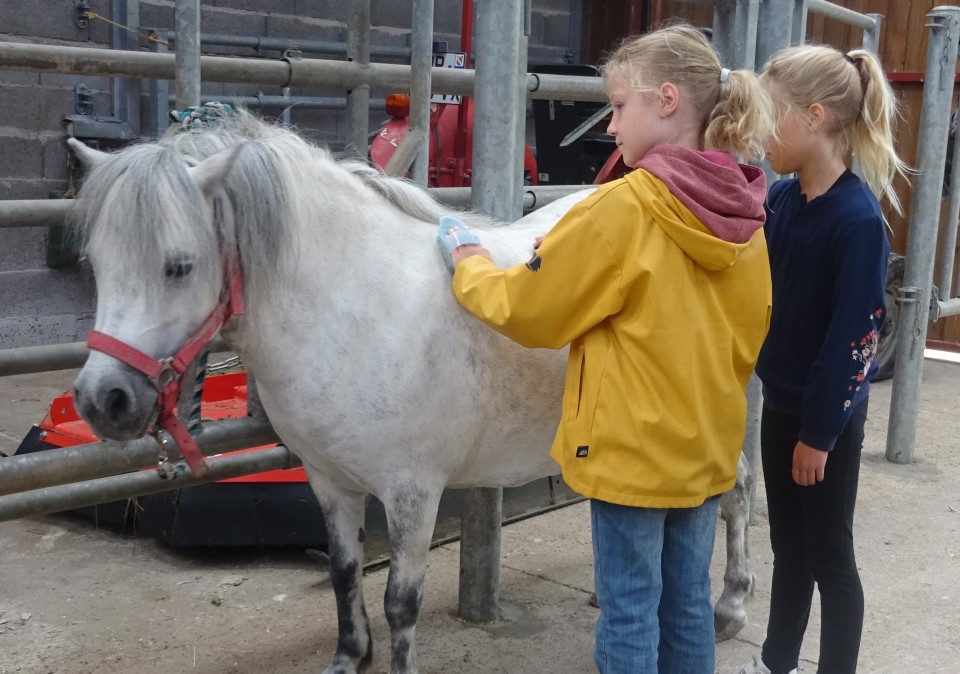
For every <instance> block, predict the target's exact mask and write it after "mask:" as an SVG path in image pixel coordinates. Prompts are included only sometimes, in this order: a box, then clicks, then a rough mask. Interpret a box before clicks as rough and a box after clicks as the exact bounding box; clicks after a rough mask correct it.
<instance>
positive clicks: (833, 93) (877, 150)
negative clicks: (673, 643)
mask: <svg viewBox="0 0 960 674" xmlns="http://www.w3.org/2000/svg"><path fill="white" fill-rule="evenodd" d="M761 81H762V82H763V83H764V86H765V87H766V88H767V90H768V92H769V93H770V95H771V98H772V99H773V101H774V103H775V105H776V106H777V112H778V120H779V121H778V127H777V135H776V137H775V138H774V139H772V141H771V143H770V145H769V149H768V152H767V159H768V161H769V162H770V165H771V167H772V168H773V170H774V171H776V172H777V173H779V174H791V173H794V174H796V178H795V179H792V180H781V181H779V182H777V183H775V184H774V185H773V186H772V187H771V189H770V193H769V195H768V198H767V223H766V226H765V230H766V235H767V246H768V250H769V253H770V267H771V272H772V274H773V314H772V316H771V325H770V332H769V334H768V335H767V339H766V341H765V342H764V346H763V349H762V351H761V353H760V359H759V361H758V363H757V368H756V369H757V374H758V375H759V377H760V379H761V381H762V382H763V393H764V406H763V415H762V422H761V453H762V457H763V474H764V479H765V483H766V493H767V505H768V510H769V517H770V542H771V545H772V548H773V554H774V565H773V585H772V588H771V597H770V618H769V622H768V624H767V637H766V640H765V641H764V644H763V650H762V652H761V655H760V657H758V658H756V657H755V658H754V659H753V661H751V662H750V663H748V664H747V665H745V666H744V667H743V668H742V670H741V674H756V673H760V674H771V673H772V674H788V673H791V672H796V668H797V664H798V660H799V656H800V645H801V642H802V641H803V635H804V632H805V631H806V627H807V620H808V618H809V615H810V603H811V600H812V598H813V589H814V584H816V586H817V587H818V589H819V591H820V600H821V609H822V610H821V614H822V618H821V629H820V657H819V669H818V671H819V672H821V673H823V674H848V673H851V672H855V671H856V668H857V654H858V652H859V648H860V634H861V631H862V628H863V588H862V586H861V584H860V576H859V574H858V573H857V564H856V560H855V558H854V547H853V511H854V503H855V501H856V496H857V481H858V475H859V467H860V451H861V447H862V445H863V426H864V421H865V420H866V417H867V396H868V394H869V390H870V376H871V374H872V373H871V364H872V361H873V356H874V353H875V351H876V346H877V335H878V332H879V330H880V326H881V324H882V323H883V319H884V314H885V312H886V307H885V305H884V299H885V293H884V290H885V285H886V266H887V257H888V254H889V251H890V246H889V244H888V242H887V237H886V234H885V221H884V216H883V213H882V212H881V210H880V205H879V203H878V201H877V199H878V197H881V198H882V197H885V198H886V199H887V200H888V201H889V202H890V204H891V206H892V207H893V208H894V210H896V211H897V212H900V203H899V201H898V199H897V196H896V194H895V193H894V191H893V188H892V186H891V183H892V181H893V178H894V176H895V175H896V174H898V173H899V174H901V175H902V174H904V173H905V165H904V164H903V162H901V160H900V159H899V158H898V157H897V154H896V151H895V150H894V147H893V135H892V125H893V122H894V120H895V116H896V102H895V99H894V97H893V92H892V91H891V90H890V87H889V85H888V84H887V81H886V78H885V77H884V74H883V70H882V69H881V67H880V63H879V62H878V61H877V59H876V58H875V57H874V56H873V54H871V53H870V52H867V51H861V50H857V51H852V52H850V53H849V54H843V53H841V52H839V51H837V50H836V49H833V48H831V47H825V46H803V47H794V48H791V49H786V50H783V51H781V52H779V53H777V54H775V55H774V56H773V57H772V58H771V60H770V62H769V63H767V65H766V67H765V69H764V71H763V74H762V77H761ZM851 150H852V154H853V156H854V157H855V158H856V159H857V160H858V161H859V165H860V169H861V175H862V176H863V178H862V179H861V178H859V177H857V176H856V175H854V174H853V173H852V172H851V171H850V169H849V168H848V167H847V165H846V159H847V157H848V155H849V154H850V151H851Z"/></svg>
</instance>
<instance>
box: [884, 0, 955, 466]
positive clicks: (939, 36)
mask: <svg viewBox="0 0 960 674" xmlns="http://www.w3.org/2000/svg"><path fill="white" fill-rule="evenodd" d="M927 17H928V19H929V23H928V24H927V25H928V26H929V28H930V41H929V43H928V48H927V69H926V76H925V79H924V82H923V102H922V105H921V109H920V137H919V139H918V142H917V145H918V147H917V173H918V175H917V180H916V184H915V186H914V190H913V201H912V203H911V208H910V231H909V234H908V236H907V259H906V267H905V269H904V274H903V285H904V290H906V289H908V288H910V289H915V290H916V301H905V302H903V304H902V305H901V307H900V318H899V321H900V330H899V331H898V334H897V359H896V364H895V366H894V374H893V390H892V392H891V400H890V417H889V422H888V428H887V450H886V457H887V460H888V461H893V462H895V463H908V462H909V461H911V459H912V458H913V449H914V443H915V441H916V431H917V409H918V400H919V396H920V380H921V377H922V374H923V368H922V366H923V349H924V346H925V344H926V339H927V322H928V321H929V309H930V307H929V302H930V296H931V291H932V286H933V262H934V254H935V252H936V241H937V228H938V224H939V219H940V197H941V193H942V189H943V187H942V185H943V171H944V162H945V159H946V152H947V125H948V120H949V117H950V99H951V98H952V95H953V80H954V74H955V72H956V67H957V41H958V39H960V7H935V8H934V9H933V11H931V12H930V13H929V14H927ZM907 299H909V298H907Z"/></svg>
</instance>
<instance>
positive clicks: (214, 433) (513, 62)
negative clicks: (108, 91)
mask: <svg viewBox="0 0 960 674" xmlns="http://www.w3.org/2000/svg"><path fill="white" fill-rule="evenodd" d="M356 4H357V14H356V16H357V17H360V18H359V19H358V20H357V21H355V22H354V25H352V26H351V31H350V39H349V41H348V44H347V46H346V50H347V53H349V54H350V55H351V57H352V58H353V60H352V61H336V60H324V59H305V58H299V57H297V56H296V55H290V54H287V55H285V56H284V57H283V58H278V59H250V58H225V57H217V56H201V55H200V45H201V42H202V34H201V33H200V31H199V28H200V27H199V20H198V19H197V18H195V14H194V12H195V11H196V7H197V5H198V0H178V1H177V31H176V38H177V50H176V53H175V54H167V53H149V52H138V51H118V50H117V51H115V50H102V49H86V48H78V47H63V46H53V45H38V44H15V43H9V42H0V69H9V70H26V71H32V72H56V73H74V74H95V75H124V76H129V77H144V78H154V79H159V80H165V79H175V81H176V84H177V87H176V96H175V98H176V104H177V106H178V107H186V106H189V105H197V104H199V103H200V100H201V99H200V93H199V92H200V88H199V83H200V81H201V79H202V80H204V81H218V82H247V83H257V84H261V85H265V84H273V85H277V86H281V87H290V86H299V85H315V86H321V87H330V88H337V89H342V90H349V91H351V94H350V96H349V97H348V99H347V102H346V104H345V107H346V109H347V110H348V111H349V114H348V120H349V122H348V123H349V124H350V131H349V132H348V139H351V140H349V141H348V144H349V145H351V146H352V147H354V150H356V149H358V148H361V147H363V146H365V143H366V137H367V126H366V125H367V124H368V110H369V92H370V91H371V90H374V89H409V90H412V94H413V96H412V98H413V101H412V105H411V109H412V111H413V112H412V114H413V117H412V120H411V133H410V134H409V136H408V137H409V138H410V139H411V141H410V144H409V148H407V149H409V152H404V153H398V154H401V156H402V157H404V158H405V160H404V161H399V162H398V163H397V165H394V166H393V167H391V169H392V170H394V171H396V172H397V173H401V174H402V173H404V172H406V170H407V168H408V167H409V165H410V162H412V163H413V167H412V175H413V177H414V179H415V180H419V181H420V182H425V176H426V164H425V154H424V152H425V149H424V148H425V147H426V136H427V134H426V133H425V130H426V128H428V120H427V115H428V114H429V100H428V99H429V96H430V94H431V90H432V93H446V94H461V95H470V96H474V97H475V98H476V103H477V108H476V122H475V123H476V129H477V131H476V135H475V137H477V138H484V139H485V144H486V145H488V146H490V147H491V148H492V151H490V152H486V151H484V149H483V147H478V148H477V150H476V151H475V154H474V162H475V163H474V181H473V184H474V187H473V189H472V191H470V190H468V189H459V190H446V191H444V190H437V191H435V194H436V195H438V196H439V197H440V198H441V199H442V200H443V199H446V200H448V201H455V202H457V203H459V204H463V203H465V202H466V200H467V199H468V198H470V199H471V204H472V206H473V208H474V209H476V210H480V211H483V212H486V213H488V214H490V215H493V216H494V217H498V218H500V219H504V220H511V219H514V218H516V217H517V216H519V215H520V213H521V210H522V208H524V207H532V206H534V205H536V204H542V203H544V202H545V201H549V200H551V199H552V198H557V197H559V196H562V195H563V194H566V193H569V192H570V191H572V190H574V189H582V188H583V186H581V185H577V186H568V187H554V188H526V187H521V184H522V180H521V176H522V165H521V163H520V162H521V161H522V159H521V157H522V151H521V149H522V140H521V134H522V120H523V118H524V116H523V113H522V110H523V105H524V104H525V99H526V97H532V98H544V99H554V98H563V99H567V100H590V101H603V100H605V99H606V96H605V93H604V91H603V87H602V82H601V81H600V80H599V79H598V78H588V77H570V76H560V75H543V74H528V73H526V72H523V70H522V68H523V66H524V64H525V58H524V54H525V49H526V37H525V32H524V31H525V26H526V24H527V22H528V17H526V16H525V14H524V11H523V3H515V2H512V1H511V0H487V1H484V2H481V3H479V5H478V7H477V37H478V42H477V45H478V48H477V50H476V52H477V53H476V58H477V62H478V63H485V64H486V65H485V67H484V69H483V72H482V73H481V75H479V76H478V74H477V73H476V72H475V71H473V70H456V69H443V68H432V67H431V64H430V60H429V59H428V58H424V54H425V53H427V54H428V50H429V44H430V36H431V34H432V30H433V26H432V16H433V2H432V0H416V1H415V11H414V12H413V16H414V17H415V25H414V26H413V40H412V42H413V47H412V49H411V61H412V65H410V66H407V65H400V64H386V63H371V62H370V57H371V55H373V54H375V53H377V52H376V51H375V50H372V49H371V46H370V44H369V0H358V1H357V3H356ZM466 4H467V3H465V5H466ZM713 4H715V11H714V41H715V44H716V46H717V49H718V51H719V52H720V53H721V56H722V58H723V59H724V62H725V63H726V64H730V65H731V67H737V68H744V67H745V68H755V67H756V66H757V65H758V64H762V63H763V62H764V61H765V60H766V59H767V58H769V56H770V55H771V54H772V53H774V52H775V51H776V50H778V49H780V48H782V47H785V46H788V45H789V44H792V43H797V42H800V41H801V40H802V39H803V36H804V34H805V22H806V15H807V12H813V13H819V14H823V15H825V16H828V17H831V18H834V19H837V20H839V21H843V22H845V23H849V24H850V25H854V26H857V27H859V28H862V29H863V30H864V42H863V43H864V47H866V48H868V49H872V50H874V51H875V50H876V46H877V42H878V37H879V27H880V17H879V16H877V15H863V14H859V13H857V12H852V11H850V10H848V9H845V8H843V7H840V6H838V5H835V4H833V3H830V2H825V1H824V0H765V1H764V2H762V3H761V2H760V1H759V0H731V1H728V2H717V3H713ZM196 16H198V15H196ZM930 17H931V23H930V36H931V37H930V51H929V57H928V62H927V74H926V80H925V85H924V109H923V117H922V119H921V135H920V148H919V150H920V151H919V160H918V164H919V166H918V168H919V170H920V173H919V175H918V176H917V179H916V184H915V191H914V198H913V209H912V212H911V227H910V234H909V240H908V255H907V268H906V276H905V287H904V288H903V292H902V296H901V298H900V300H899V301H900V303H901V321H903V322H904V324H905V325H907V326H909V329H907V330H901V331H900V334H899V340H898V344H897V365H896V375H895V378H894V389H893V400H892V404H891V412H890V430H889V435H888V445H887V458H888V459H890V460H891V461H899V462H904V461H909V460H910V458H911V457H912V453H913V444H914V440H915V424H916V416H917V407H918V400H917V398H918V391H919V383H920V372H921V364H922V358H923V344H924V341H925V335H926V327H927V319H928V318H931V319H936V318H937V317H941V316H947V315H954V314H957V313H960V300H958V299H948V300H946V301H933V302H931V303H930V305H929V306H930V307H931V311H930V312H929V313H930V315H929V316H928V312H927V310H926V307H927V306H928V305H927V298H929V297H930V296H931V290H932V276H933V261H934V253H935V248H936V232H937V218H936V215H935V214H936V213H938V210H939V200H940V183H941V181H942V176H943V164H944V160H945V151H946V150H945V148H946V121H947V118H948V117H949V109H950V96H951V93H952V90H953V74H954V68H953V64H955V63H956V54H957V42H958V37H960V9H958V8H953V7H939V8H937V9H935V10H934V11H933V12H932V13H931V14H930ZM365 18H366V20H364V19H365ZM785 19H789V20H785ZM361 24H362V25H361ZM316 51H317V52H324V51H327V50H326V49H325V48H322V47H318V48H317V49H316ZM404 55H405V54H404ZM428 55H429V54H428ZM166 104H167V99H166V97H164V99H163V105H166ZM425 110H426V111H427V112H426V113H424V111H425ZM418 131H419V132H418ZM417 142H419V146H417ZM505 149H506V150H507V151H505ZM505 156H506V157H509V158H510V159H509V162H508V164H507V165H506V166H505V165H504V160H503V157H505ZM954 161H955V166H957V169H956V171H955V173H954V175H955V176H956V175H960V166H958V164H960V160H958V159H956V158H955V160H954ZM953 186H954V189H953V190H952V191H951V195H950V209H949V211H950V214H951V215H950V217H951V224H950V226H949V227H947V228H946V231H947V235H946V237H945V238H946V244H948V245H947V246H945V247H944V255H945V256H947V255H948V254H949V253H950V252H952V248H953V244H955V241H956V222H957V212H958V211H960V197H958V193H960V180H955V181H954V185H953ZM505 195H506V196H505ZM69 208H70V204H69V202H57V201H28V202H24V201H15V202H5V203H0V229H2V228H4V227H13V226H17V227H22V226H55V225H58V224H61V223H62V222H63V220H64V217H65V216H66V213H67V211H68V209H69ZM952 261H953V259H952V256H951V257H950V260H949V265H947V264H946V263H943V264H942V270H944V269H945V270H946V271H941V278H940V281H941V290H943V289H946V292H947V294H948V296H949V295H950V294H951V293H952V289H951V288H952V285H951V283H950V282H949V281H950V280H951V279H950V276H951V274H952ZM945 277H946V279H945ZM945 280H946V281H947V282H944V281H945ZM84 356H85V348H84V347H83V345H76V344H73V345H60V346H54V347H34V348H33V349H16V350H9V351H6V352H3V351H0V376H2V375H5V374H14V373H21V372H28V371H42V370H45V369H54V368H60V367H74V366H76V365H79V364H80V363H81V361H82V359H83V358H84ZM757 388H758V387H756V386H754V387H752V393H751V407H750V416H751V423H750V432H749V433H748V438H747V442H746V447H745V450H747V453H748V456H750V455H752V456H751V462H752V464H753V465H754V466H756V465H757V455H758V449H757V448H758V434H757V433H756V426H757V421H758V418H759V405H758V397H757V396H758V395H759V393H758V391H757V390H756V389H757ZM254 426H255V424H247V425H236V424H234V425H231V424H230V422H219V423H218V424H215V425H211V427H210V429H209V430H207V431H204V434H202V435H201V438H202V439H201V441H200V442H201V446H202V447H204V448H205V450H206V449H209V448H212V447H216V451H223V450H224V449H225V448H226V447H227V446H230V447H240V446H249V443H250V442H251V435H250V433H251V432H254V431H255V432H256V433H260V434H261V435H262V434H269V433H272V431H270V430H269V429H264V428H262V427H261V426H256V427H254ZM213 429H220V430H213ZM148 442H152V440H150V441H148ZM217 443H220V444H217ZM98 447H100V450H98V453H97V455H96V457H95V458H94V457H93V454H91V453H87V452H90V451H91V449H90V448H75V450H76V452H71V451H66V450H60V451H52V452H50V453H47V456H46V457H43V456H38V455H35V456H30V457H14V458H13V459H9V460H7V461H13V462H15V463H5V470H4V474H5V475H12V474H13V473H8V469H7V468H6V466H16V468H15V470H16V471H17V473H16V474H17V475H26V474H31V475H34V474H35V475H41V474H47V475H48V477H47V478H44V479H43V480H39V481H36V480H35V479H34V478H29V479H28V478H23V479H19V481H17V482H16V485H17V486H16V487H15V485H14V483H11V482H9V480H7V481H6V482H4V481H0V494H5V495H3V496H0V520H2V519H7V518H10V517H20V516H23V515H25V514H31V513H36V512H50V511H51V510H50V509H51V508H56V509H62V508H67V507H77V506H78V505H81V504H89V503H94V502H97V500H108V499H114V498H118V497H120V496H124V495H125V496H131V495H136V494H146V493H152V492H153V491H156V490H159V489H160V488H162V487H163V485H160V484H159V483H158V482H157V481H156V480H154V479H152V478H150V477H143V476H142V475H141V473H134V474H132V476H133V478H132V479H131V480H125V479H121V478H122V477H131V476H111V475H110V473H111V472H117V470H118V468H122V469H123V470H133V469H134V468H135V467H134V466H133V465H132V464H131V463H129V462H131V461H132V462H134V463H136V464H137V466H136V467H142V465H145V464H144V463H143V462H144V461H146V459H145V457H146V455H147V454H149V455H150V457H151V460H152V457H153V455H154V453H153V452H152V450H150V448H149V447H148V448H146V449H144V448H143V447H141V445H139V444H137V443H129V444H127V445H124V446H123V447H115V446H114V445H113V444H112V443H104V445H102V446H100V445H98ZM751 447H752V449H751ZM81 449H83V451H84V452H85V453H84V454H83V461H82V463H95V464H99V467H98V468H96V470H95V471H94V472H96V473H97V475H95V476H94V475H92V474H91V473H89V472H83V473H81V472H78V471H76V470H73V469H71V468H70V467H71V466H73V465H75V464H74V463H71V462H76V461H77V459H76V458H74V457H75V453H78V452H80V450H81ZM211 451H212V450H211ZM120 454H122V455H123V456H125V457H127V458H126V459H124V461H126V462H127V463H123V462H120V463H117V461H118V459H117V456H119V455H120ZM111 457H112V458H111ZM131 457H137V458H135V459H134V458H131ZM294 462H295V459H293V458H292V457H291V456H290V455H289V453H288V452H287V451H286V449H285V448H282V447H280V448H277V449H276V450H272V451H269V452H265V453H263V454H262V455H261V456H258V457H257V458H255V459H252V460H251V465H247V466H239V465H238V461H234V460H233V459H232V458H230V457H223V458H222V459H218V460H217V462H216V464H213V462H212V465H211V478H210V479H221V478H222V477H225V476H234V475H239V474H243V473H249V472H259V471H262V470H266V469H269V468H275V467H278V466H289V465H293V463H294ZM50 463H56V464H58V467H56V468H51V467H50V466H49V465H48V464H50ZM41 464H42V465H41ZM44 466H46V467H44ZM215 466H216V467H215ZM108 469H109V471H110V472H108V473H103V472H100V471H101V470H108ZM45 471H46V472H45ZM238 471H242V472H238ZM50 475H55V476H56V477H50ZM137 476H139V477H137ZM65 477H69V479H70V480H71V481H76V480H80V482H77V483H76V484H73V485H65V484H64V483H63V481H62V480H63V478H65ZM175 482H176V483H169V482H167V484H166V488H179V487H182V486H186V485H187V484H192V483H193V482H192V478H186V477H185V478H184V479H181V480H177V481H175ZM121 483H123V486H121ZM134 483H136V484H134ZM25 489H26V490H30V491H23V490H25ZM11 491H21V492H22V493H10V492H11ZM91 499H96V500H91ZM499 502H500V495H499V492H498V491H497V490H492V491H491V490H482V491H476V492H474V493H473V494H472V496H471V497H470V499H468V503H470V507H469V508H467V509H466V514H465V516H464V520H463V535H464V544H463V547H462V550H463V552H462V558H461V565H462V567H463V569H464V575H463V576H462V580H463V582H462V584H461V613H462V615H464V616H465V617H467V618H469V619H474V620H486V619H488V618H489V617H490V616H491V615H493V614H494V613H495V612H496V610H497V609H496V606H497V596H496V586H497V577H498V575H497V574H498V569H499V561H498V554H497V550H496V547H495V546H493V545H490V542H491V541H495V540H497V541H498V540H499V536H498V533H497V530H498V528H499V522H500V519H499V513H500V506H499Z"/></svg>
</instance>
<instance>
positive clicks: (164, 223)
mask: <svg viewBox="0 0 960 674" xmlns="http://www.w3.org/2000/svg"><path fill="white" fill-rule="evenodd" d="M237 144H242V146H243V147H242V148H241V149H240V150H239V152H238V153H237V156H236V160H235V161H234V164H233V166H232V167H231V169H230V171H229V173H228V174H227V178H226V180H225V182H224V185H223V187H222V193H221V194H220V195H219V196H218V197H216V198H215V199H214V220H215V222H214V223H213V228H212V229H211V228H210V227H203V226H199V223H203V222H208V219H207V218H206V216H205V208H206V207H205V204H204V201H203V198H202V196H201V194H200V192H199V190H198V189H197V186H196V182H195V181H194V180H193V179H192V178H191V176H190V175H189V173H188V168H187V167H188V166H195V165H197V164H199V163H200V162H201V161H203V160H204V159H206V158H207V157H210V156H213V155H215V154H217V153H219V152H223V151H225V150H228V149H230V148H232V147H234V146H236V145H237ZM318 184H319V185H322V187H323V189H324V190H328V191H330V192H331V193H333V194H337V198H338V199H341V200H344V201H349V200H351V199H353V198H354V195H355V196H356V200H359V198H360V196H361V192H362V190H371V191H372V192H373V193H375V194H378V195H380V197H381V198H383V199H384V200H385V201H386V202H387V203H389V204H391V205H392V206H393V207H395V208H396V209H398V210H399V211H400V212H402V213H404V214H406V215H408V216H410V217H413V218H416V219H418V220H422V221H426V222H433V223H435V222H437V221H438V219H439V218H440V216H441V215H443V214H445V213H450V212H456V213H457V215H458V216H459V217H461V218H462V219H463V220H464V221H465V222H468V223H469V224H470V225H471V226H474V227H490V226H495V225H497V224H499V223H496V222H494V221H492V220H490V219H488V218H484V217H483V216H479V215H476V214H474V213H469V212H460V211H453V210H452V209H449V208H446V207H444V206H442V205H440V204H439V203H437V202H436V201H435V200H434V199H433V198H431V197H430V196H429V195H428V194H427V192H426V191H425V190H423V189H421V188H420V187H418V186H416V185H414V184H413V183H410V182H409V181H407V180H404V179H399V178H391V177H388V176H385V175H384V174H383V173H382V172H380V171H379V170H377V169H376V168H373V167H372V166H370V165H368V164H365V163H363V162H360V161H357V160H352V161H341V162H336V161H335V160H334V158H333V156H332V155H331V153H330V152H329V151H328V150H327V149H325V148H321V147H318V146H315V145H313V144H311V143H309V142H307V141H306V140H304V139H303V138H302V137H301V136H299V135H297V134H296V133H294V132H293V131H291V130H290V129H287V128H284V127H281V126H277V125H273V124H269V123H267V122H264V121H262V120H261V119H259V118H257V117H256V116H254V115H252V114H250V113H248V112H246V111H243V110H241V111H238V112H237V113H235V114H232V115H229V116H227V117H225V118H223V119H222V121H219V122H218V123H215V124H213V125H204V126H201V127H200V128H197V129H192V130H188V131H180V130H179V129H176V128H173V129H171V131H168V132H167V134H166V135H165V136H164V137H163V138H161V139H160V140H159V141H157V142H155V143H143V144H139V145H134V146H131V147H128V148H126V149H124V150H121V151H119V152H117V153H115V154H113V155H112V156H111V158H110V160H109V161H105V162H103V163H102V164H99V165H97V166H96V167H95V169H94V170H93V171H91V173H90V175H89V177H88V179H87V181H86V182H85V184H84V185H83V189H82V191H81V194H80V198H79V199H78V200H77V207H76V208H75V209H74V211H73V216H72V218H71V222H72V226H73V230H74V232H75V233H76V234H77V235H78V238H79V240H80V241H81V243H82V244H83V246H84V247H88V246H101V245H108V246H109V248H108V250H110V251H111V253H112V254H116V255H124V256H136V258H137V259H142V260H149V259H150V256H153V257H154V258H156V264H157V265H158V266H159V265H162V264H163V256H164V255H165V254H166V253H168V252H169V251H170V250H171V248H180V249H182V248H187V249H188V250H190V251H194V252H196V253H197V255H198V257H200V256H205V255H216V254H217V252H218V248H219V247H220V246H222V245H236V246H237V248H238V249H239V250H240V251H251V252H252V253H251V254H255V255H256V256H257V258H258V262H259V264H256V265H250V266H249V267H248V266H247V265H244V269H245V274H246V275H247V277H248V282H249V283H248V287H251V286H254V287H255V286H258V285H260V283H261V282H262V283H270V280H271V279H270V278H269V276H270V275H271V274H272V273H273V272H275V271H276V270H278V269H280V268H281V267H283V266H284V265H285V264H286V263H288V262H290V258H291V257H295V256H296V255H297V252H296V250H295V248H296V246H292V245H287V244H289V243H290V240H289V239H290V237H291V231H290V230H291V228H292V227H293V226H294V224H293V223H300V222H311V221H315V220H316V217H317V213H316V207H315V206H311V199H310V198H309V196H310V195H315V194H316V192H317V189H318ZM313 203H314V204H315V203H316V202H315V200H314V201H313ZM398 220H399V219H398ZM256 270H260V271H256ZM255 274H261V275H262V277H261V278H259V279H258V278H253V275H255Z"/></svg>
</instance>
